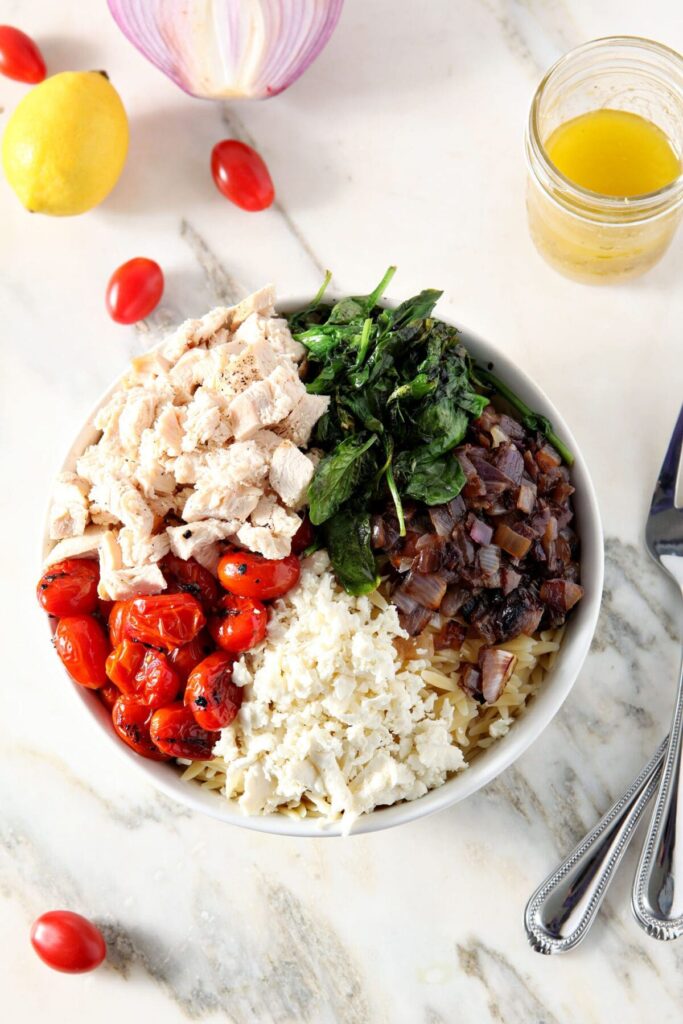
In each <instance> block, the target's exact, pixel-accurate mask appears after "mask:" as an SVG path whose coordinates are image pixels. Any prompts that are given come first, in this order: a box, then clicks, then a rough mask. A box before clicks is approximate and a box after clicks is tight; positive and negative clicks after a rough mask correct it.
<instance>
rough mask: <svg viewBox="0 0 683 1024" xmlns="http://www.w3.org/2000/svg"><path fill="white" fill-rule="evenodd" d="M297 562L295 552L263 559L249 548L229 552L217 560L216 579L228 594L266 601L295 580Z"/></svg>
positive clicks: (298, 565)
mask: <svg viewBox="0 0 683 1024" xmlns="http://www.w3.org/2000/svg"><path fill="white" fill-rule="evenodd" d="M300 575H301V563H300V562H299V559H298V558H297V556H296V555H287V557H286V558H277V559H276V558H264V557H263V556H262V555H255V554H254V553H253V552H251V551H229V552H228V553H227V554H226V555H223V557H222V558H221V560H220V562H219V563H218V578H219V580H220V581H221V583H222V584H223V586H224V587H225V589H226V590H229V591H230V593H231V594H237V595H238V596H239V597H257V598H259V600H261V601H268V600H270V599H271V598H273V597H282V595H283V594H286V593H287V591H288V590H291V589H292V587H293V586H294V585H295V584H297V583H298V582H299V576H300Z"/></svg>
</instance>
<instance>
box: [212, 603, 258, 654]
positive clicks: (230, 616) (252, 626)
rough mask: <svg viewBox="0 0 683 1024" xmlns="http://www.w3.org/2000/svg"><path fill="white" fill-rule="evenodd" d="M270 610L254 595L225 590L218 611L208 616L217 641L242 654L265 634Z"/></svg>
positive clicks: (228, 649) (225, 648)
mask: <svg viewBox="0 0 683 1024" xmlns="http://www.w3.org/2000/svg"><path fill="white" fill-rule="evenodd" d="M267 626H268V610H267V608H266V606H265V605H264V604H262V603H261V602H260V601H257V600H255V599H254V598H252V597H237V596H236V595H235V594H226V595H225V596H224V597H223V598H222V599H221V606H220V610H219V613H218V615H214V616H212V617H211V618H210V619H209V632H210V633H211V636H212V637H213V639H214V641H215V643H216V644H217V645H218V646H219V647H220V648H221V650H223V651H227V652H228V653H229V654H241V653H242V651H249V650H251V648H252V647H255V646H256V644H258V643H260V642H261V640H263V638H264V636H265V635H266V629H267Z"/></svg>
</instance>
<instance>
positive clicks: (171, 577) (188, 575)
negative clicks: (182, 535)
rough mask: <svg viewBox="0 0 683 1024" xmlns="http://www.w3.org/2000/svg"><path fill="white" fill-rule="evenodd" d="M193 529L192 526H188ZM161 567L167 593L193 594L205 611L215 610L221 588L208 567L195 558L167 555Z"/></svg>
mask: <svg viewBox="0 0 683 1024" xmlns="http://www.w3.org/2000/svg"><path fill="white" fill-rule="evenodd" d="M188 529H192V527H188ZM159 568H160V569H161V571H162V572H163V574H164V576H165V578H166V583H167V588H166V591H165V593H167V594H191V595H192V596H193V597H196V598H197V600H198V601H199V602H200V603H201V605H202V607H203V609H204V611H205V612H210V611H213V609H214V608H215V607H216V605H217V604H218V601H219V599H220V596H221V588H220V587H219V586H218V583H217V582H216V578H215V577H214V576H212V575H211V573H210V572H209V570H208V569H205V568H204V566H203V565H200V564H199V562H196V561H195V560H194V558H188V559H184V558H178V557H177V556H176V555H166V557H165V558H163V559H162V560H161V563H160V565H159Z"/></svg>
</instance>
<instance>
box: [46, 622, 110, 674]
mask: <svg viewBox="0 0 683 1024" xmlns="http://www.w3.org/2000/svg"><path fill="white" fill-rule="evenodd" d="M53 642H54V645H55V650H56V651H57V654H58V655H59V657H60V658H61V659H62V664H63V665H64V667H65V668H66V670H67V672H68V673H69V675H70V676H71V678H72V679H75V681H76V682H77V683H80V684H81V686H87V687H88V688H89V689H91V690H96V689H97V688H98V687H99V686H104V684H105V683H106V682H107V673H106V671H105V664H106V661H107V655H108V654H109V641H108V640H107V636H106V634H105V632H104V629H103V628H102V626H101V625H100V623H99V622H98V621H97V619H93V618H92V616H91V615H67V616H66V618H64V619H60V620H59V622H58V624H57V629H56V630H55V635H54V641H53Z"/></svg>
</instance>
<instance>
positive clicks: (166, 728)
mask: <svg viewBox="0 0 683 1024" xmlns="http://www.w3.org/2000/svg"><path fill="white" fill-rule="evenodd" d="M149 734H150V736H151V738H152V742H153V743H154V744H156V746H157V747H158V749H159V750H160V751H161V752H162V753H163V754H167V755H168V756H169V757H185V758H187V760H188V761H209V760H210V759H211V758H213V753H212V751H213V748H214V744H215V743H216V740H217V739H218V736H219V733H217V732H208V731H207V730H206V729H202V727H201V725H199V724H198V722H197V721H196V720H195V717H194V715H193V714H192V712H191V711H190V709H189V708H186V707H184V706H183V705H182V704H171V705H170V706H169V707H167V708H159V710H158V711H155V712H154V714H153V715H152V721H151V723H150V728H149Z"/></svg>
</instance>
